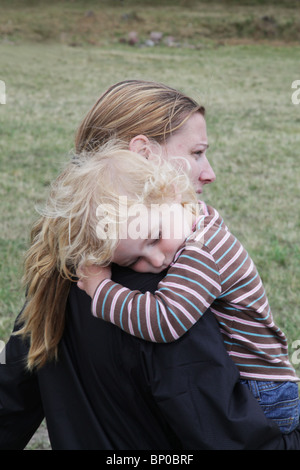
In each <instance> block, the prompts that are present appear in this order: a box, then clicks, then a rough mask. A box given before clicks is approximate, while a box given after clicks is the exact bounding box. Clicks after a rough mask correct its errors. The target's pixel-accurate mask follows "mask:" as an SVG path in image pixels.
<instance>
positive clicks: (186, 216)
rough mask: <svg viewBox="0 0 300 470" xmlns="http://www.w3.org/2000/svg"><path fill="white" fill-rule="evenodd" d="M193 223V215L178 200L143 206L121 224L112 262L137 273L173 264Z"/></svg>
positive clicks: (160, 269) (164, 267)
mask: <svg viewBox="0 0 300 470" xmlns="http://www.w3.org/2000/svg"><path fill="white" fill-rule="evenodd" d="M193 223H194V217H193V216H192V215H191V214H190V212H188V211H187V210H186V209H184V208H183V206H182V205H181V204H179V203H175V204H172V205H169V204H162V205H160V206H158V205H154V206H152V207H151V209H149V208H144V210H143V211H140V213H139V215H138V216H136V215H135V216H132V217H131V218H130V219H129V221H128V222H127V224H126V227H123V229H124V230H122V234H121V238H120V241H119V243H118V246H117V249H116V250H115V253H114V257H113V262H114V263H116V264H118V265H120V266H127V267H130V268H131V269H133V270H134V271H138V272H152V273H159V272H161V271H163V270H164V269H166V268H167V267H168V266H169V265H170V264H171V263H172V261H173V259H174V256H175V254H176V252H177V251H178V250H179V249H180V248H181V247H182V245H183V244H184V241H185V239H186V238H187V236H188V235H190V233H191V231H192V225H193Z"/></svg>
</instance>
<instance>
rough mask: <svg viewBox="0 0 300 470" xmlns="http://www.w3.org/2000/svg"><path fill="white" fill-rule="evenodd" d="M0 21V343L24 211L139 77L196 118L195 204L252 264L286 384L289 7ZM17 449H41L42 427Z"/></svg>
mask: <svg viewBox="0 0 300 470" xmlns="http://www.w3.org/2000/svg"><path fill="white" fill-rule="evenodd" d="M0 12H1V13H0V84H1V86H0V194H1V201H0V204H1V220H0V280H1V284H0V340H1V341H7V339H8V338H9V335H10V332H11V329H12V327H13V323H14V320H15V318H16V316H17V314H18V313H19V311H20V309H21V307H22V305H23V303H24V290H23V288H22V286H21V278H22V259H23V255H24V252H25V250H26V248H27V247H28V243H29V233H30V227H31V224H32V222H33V221H34V220H35V218H36V216H37V214H36V211H35V206H36V205H37V204H42V203H43V201H44V198H45V195H46V192H47V190H48V187H49V184H50V182H51V181H52V180H53V179H54V178H55V177H56V175H57V174H58V173H59V171H60V168H61V166H62V164H63V163H64V162H65V161H66V159H68V158H69V154H70V152H71V151H72V149H73V148H74V134H75V131H76V128H77V127H78V125H79V123H80V122H81V120H82V119H83V117H84V116H85V114H86V112H87V111H88V110H89V108H90V107H91V106H92V105H93V103H94V102H95V101H96V99H97V98H98V97H99V95H100V94H101V93H102V92H103V91H104V90H105V89H106V88H107V87H108V86H109V85H111V84H113V83H115V82H118V81H120V80H124V79H135V78H140V79H147V80H156V81H159V82H164V83H167V84H168V85H170V86H173V87H175V88H178V89H180V90H182V91H184V92H185V93H187V94H189V95H191V96H192V97H193V98H195V99H196V100H198V101H199V102H201V103H202V104H203V105H204V106H205V107H206V111H207V115H206V118H207V126H208V138H209V143H210V149H209V153H208V157H209V159H210V162H211V164H212V166H213V168H214V170H215V173H216V174H217V179H216V182H215V183H214V184H213V185H210V186H209V187H207V188H206V190H205V193H204V195H203V198H204V199H205V200H206V201H207V202H208V203H209V204H211V205H213V206H214V207H216V208H217V209H218V210H219V211H220V213H221V214H222V215H223V216H224V218H225V221H226V222H227V225H228V226H229V228H230V229H231V231H232V232H233V233H234V234H235V235H236V236H237V237H238V238H239V239H240V240H241V242H242V243H243V244H244V245H245V247H246V248H247V249H248V251H249V253H250V254H251V256H252V258H253V259H254V261H255V263H256V265H257V267H258V269H259V271H260V274H261V276H262V278H263V281H264V284H265V286H266V290H267V294H268V297H269V301H270V304H271V308H272V311H273V315H274V317H275V320H276V322H277V323H278V325H279V326H280V327H281V328H282V329H283V330H284V332H285V333H286V334H287V336H288V338H289V346H290V356H291V358H292V362H293V363H294V366H295V367H296V369H297V370H298V372H299V373H300V367H299V362H300V352H299V351H298V350H299V349H300V346H299V345H298V343H297V341H298V340H300V313H299V303H300V302H299V300H300V294H299V284H300V267H299V266H300V247H299V231H300V230H299V229H300V217H299V203H300V191H299V190H300V187H299V185H300V183H299V182H300V171H299V168H300V166H299V153H300V151H299V149H300V132H299V130H300V92H299V93H297V89H298V87H299V88H300V82H299V84H297V80H300V6H299V1H298V0H297V1H296V0H282V1H267V0H266V1H262V0H261V1H259V0H253V1H250V0H249V1H246V0H242V1H235V0H219V1H217V0H210V1H201V0H181V1H177V2H174V1H171V0H159V1H158V0H152V1H134V0H111V1H105V0H89V1H81V0H60V1H59V0H52V1H45V0H23V1H21V0H0ZM293 84H294V86H295V88H292V85H293ZM28 448H30V449H48V448H49V442H48V440H47V432H46V429H45V425H43V426H42V427H41V428H40V429H39V431H38V432H37V434H36V436H34V438H33V439H32V441H31V443H30V444H29V446H28Z"/></svg>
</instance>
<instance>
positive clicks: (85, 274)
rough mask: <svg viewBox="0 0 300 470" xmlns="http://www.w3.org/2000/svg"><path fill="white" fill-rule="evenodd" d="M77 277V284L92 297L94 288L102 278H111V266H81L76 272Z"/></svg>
mask: <svg viewBox="0 0 300 470" xmlns="http://www.w3.org/2000/svg"><path fill="white" fill-rule="evenodd" d="M76 274H77V276H78V277H79V281H78V282H77V286H78V287H79V289H82V290H84V291H85V292H86V293H87V294H88V295H89V296H90V297H92V298H93V297H94V293H95V290H96V289H97V287H98V285H99V284H100V282H101V281H103V280H104V279H110V278H111V267H110V266H106V267H100V266H97V265H96V264H93V265H91V266H81V267H80V268H78V269H77V272H76Z"/></svg>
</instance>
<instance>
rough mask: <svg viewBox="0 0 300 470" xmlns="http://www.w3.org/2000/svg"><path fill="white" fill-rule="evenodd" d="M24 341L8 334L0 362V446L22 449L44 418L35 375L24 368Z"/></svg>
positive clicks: (25, 347)
mask: <svg viewBox="0 0 300 470" xmlns="http://www.w3.org/2000/svg"><path fill="white" fill-rule="evenodd" d="M27 353H28V347H27V344H26V343H25V342H24V341H23V340H22V339H21V337H20V336H14V335H12V336H11V337H10V339H9V341H8V343H7V345H6V348H5V356H4V358H5V359H4V361H3V363H2V364H0V449H1V450H22V449H24V448H25V446H26V445H27V444H28V442H29V441H30V439H31V437H32V436H33V434H34V433H35V431H36V430H37V428H38V427H39V425H40V424H41V422H42V420H43V418H44V412H43V406H42V401H41V397H40V391H39V384H38V378H37V376H36V374H35V373H30V372H28V371H27V370H26V367H25V359H26V356H27Z"/></svg>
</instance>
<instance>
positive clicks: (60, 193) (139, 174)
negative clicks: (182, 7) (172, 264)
mask: <svg viewBox="0 0 300 470" xmlns="http://www.w3.org/2000/svg"><path fill="white" fill-rule="evenodd" d="M174 202H177V203H178V202H180V205H188V208H189V209H190V208H192V210H193V209H194V208H195V207H196V202H197V200H196V195H195V191H194V189H193V187H192V185H191V183H190V179H189V177H188V175H187V174H185V173H183V172H182V170H178V169H177V170H176V169H175V167H174V166H173V165H172V164H171V163H170V162H169V163H168V162H166V161H163V160H162V159H160V158H159V157H158V156H153V158H151V159H149V160H146V159H145V158H144V157H143V156H141V155H139V154H136V153H133V152H130V151H128V150H124V149H123V148H122V145H121V144H120V143H118V142H110V143H109V144H107V145H105V146H103V147H102V148H101V149H99V150H97V151H96V152H95V153H94V154H92V155H91V153H89V154H88V155H86V154H85V153H81V154H79V155H75V156H74V158H73V159H72V162H70V163H69V164H68V165H67V166H66V168H65V170H64V171H63V172H62V174H61V175H60V176H59V177H58V178H57V179H56V181H55V182H54V183H53V185H52V190H51V193H50V196H49V199H48V202H47V204H46V207H45V209H44V210H43V211H42V215H43V223H42V230H41V231H40V232H39V233H38V234H37V237H39V238H40V239H41V237H42V239H43V243H44V245H45V244H46V245H48V247H49V250H50V253H49V259H51V258H52V267H55V269H58V270H59V271H60V273H61V275H62V276H64V277H67V278H69V279H71V278H72V277H73V276H74V275H75V272H76V269H77V267H78V266H79V265H80V264H82V263H84V264H99V265H102V266H104V265H107V264H109V263H110V262H111V261H112V260H113V255H114V252H115V249H116V247H117V245H118V242H119V240H120V238H126V237H127V236H128V234H127V232H126V229H127V228H128V227H129V224H130V223H131V228H132V229H133V227H135V228H134V231H135V234H136V235H135V236H136V237H137V238H147V237H148V232H147V233H145V230H144V227H143V222H142V219H141V218H140V219H139V224H140V228H139V227H137V226H136V225H134V224H136V223H137V218H136V217H134V216H137V215H139V214H137V212H136V211H137V210H138V209H139V208H140V209H141V212H142V214H144V212H143V211H144V210H145V208H148V209H150V208H151V207H153V206H154V207H155V208H157V206H159V205H160V206H161V205H163V206H164V207H166V206H167V207H168V206H169V205H170V204H172V203H174ZM144 220H145V219H144ZM124 227H125V229H124ZM143 233H144V235H143ZM131 238H134V237H131ZM36 242H37V240H35V241H34V243H36ZM31 262H32V259H31ZM37 262H38V259H37ZM40 273H41V275H45V276H46V275H47V273H49V266H48V270H47V268H46V266H45V264H43V265H41V266H40Z"/></svg>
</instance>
